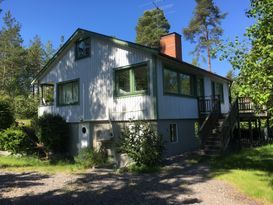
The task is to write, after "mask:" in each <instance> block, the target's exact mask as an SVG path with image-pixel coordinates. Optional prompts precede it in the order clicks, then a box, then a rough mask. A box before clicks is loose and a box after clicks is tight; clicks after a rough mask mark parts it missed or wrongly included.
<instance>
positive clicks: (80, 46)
mask: <svg viewBox="0 0 273 205" xmlns="http://www.w3.org/2000/svg"><path fill="white" fill-rule="evenodd" d="M89 54H90V39H89V38H87V39H85V40H81V41H78V42H77V43H76V56H77V58H83V57H87V56H89Z"/></svg>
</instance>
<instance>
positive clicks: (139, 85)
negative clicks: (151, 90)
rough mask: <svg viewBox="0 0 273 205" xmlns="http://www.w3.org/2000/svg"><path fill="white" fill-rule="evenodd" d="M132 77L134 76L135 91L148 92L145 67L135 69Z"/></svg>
mask: <svg viewBox="0 0 273 205" xmlns="http://www.w3.org/2000/svg"><path fill="white" fill-rule="evenodd" d="M134 76H135V91H145V90H148V73H147V66H143V67H137V68H135V69H134Z"/></svg>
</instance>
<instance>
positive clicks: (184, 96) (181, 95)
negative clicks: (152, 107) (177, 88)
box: [164, 92, 197, 99]
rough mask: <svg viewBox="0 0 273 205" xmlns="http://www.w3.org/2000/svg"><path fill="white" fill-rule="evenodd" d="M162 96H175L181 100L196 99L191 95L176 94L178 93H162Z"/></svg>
mask: <svg viewBox="0 0 273 205" xmlns="http://www.w3.org/2000/svg"><path fill="white" fill-rule="evenodd" d="M164 95H167V96H176V97H182V98H191V99H197V97H196V96H192V95H183V94H178V93H167V92H164Z"/></svg>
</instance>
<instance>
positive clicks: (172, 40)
mask: <svg viewBox="0 0 273 205" xmlns="http://www.w3.org/2000/svg"><path fill="white" fill-rule="evenodd" d="M160 52H161V53H163V54H166V55H168V56H171V57H173V58H176V59H177V60H180V61H182V46H181V35H180V34H178V33H176V32H173V33H169V34H166V35H164V36H161V38H160Z"/></svg>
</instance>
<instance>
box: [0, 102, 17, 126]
mask: <svg viewBox="0 0 273 205" xmlns="http://www.w3.org/2000/svg"><path fill="white" fill-rule="evenodd" d="M14 122H15V119H14V113H13V110H12V106H11V105H10V104H9V103H8V101H6V100H0V131H1V130H4V129H7V128H9V127H10V126H11V125H12V124H13V123H14Z"/></svg>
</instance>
